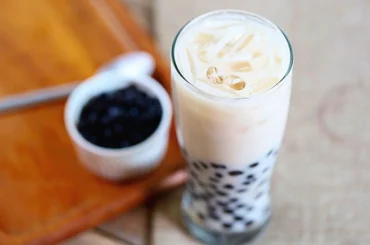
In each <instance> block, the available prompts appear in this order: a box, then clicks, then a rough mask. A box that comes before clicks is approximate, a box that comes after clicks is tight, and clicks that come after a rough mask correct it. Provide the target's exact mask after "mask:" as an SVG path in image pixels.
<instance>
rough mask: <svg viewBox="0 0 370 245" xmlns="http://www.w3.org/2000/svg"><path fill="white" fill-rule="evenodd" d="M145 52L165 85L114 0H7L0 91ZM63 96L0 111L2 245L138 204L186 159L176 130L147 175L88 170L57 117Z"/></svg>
mask: <svg viewBox="0 0 370 245" xmlns="http://www.w3.org/2000/svg"><path fill="white" fill-rule="evenodd" d="M132 50H145V51H148V52H150V53H152V54H153V56H154V57H155V60H156V62H157V68H156V72H155V78H157V79H158V80H159V81H161V82H162V84H163V86H164V87H165V88H166V89H167V90H168V89H169V86H170V71H169V67H168V64H167V62H164V59H163V57H162V56H161V55H160V53H159V52H158V50H157V49H156V48H155V45H154V43H153V40H151V39H150V38H149V37H148V36H147V35H146V34H145V33H144V32H143V31H142V30H141V29H140V28H139V26H138V25H137V24H136V23H135V22H134V20H133V18H132V15H131V14H130V12H129V11H128V9H127V8H126V7H125V6H123V5H122V3H121V2H118V0H104V1H103V0H69V1H68V0H53V1H50V0H33V1H29V0H18V1H3V2H2V6H1V8H0V54H1V55H0V96H1V97H4V96H7V95H11V94H15V93H19V92H25V91H32V90H34V89H37V88H44V87H49V86H53V85H58V84H63V83H68V82H72V81H78V80H82V79H85V78H87V77H89V76H91V75H92V74H93V73H94V72H95V71H96V69H97V68H98V67H100V66H101V65H102V64H104V63H106V62H109V61H110V60H111V59H113V58H114V57H115V56H117V55H118V54H121V53H123V52H126V51H132ZM63 107H64V101H61V102H53V103H49V104H46V105H45V104H44V105H41V106H38V107H34V108H31V109H28V110H22V111H16V112H11V113H7V114H2V115H0V187H1V191H0V245H13V244H55V243H57V242H58V241H61V240H62V239H64V238H67V237H70V236H72V235H74V234H76V233H78V232H80V231H83V230H86V229H88V228H91V227H93V226H96V225H98V224H99V223H101V222H103V221H105V220H107V219H109V218H111V217H113V216H115V215H118V214H120V213H121V212H124V211H126V210H128V209H130V208H132V207H134V206H136V205H139V204H140V203H142V202H143V201H144V200H145V199H146V198H147V197H148V196H150V195H151V193H152V192H153V191H154V190H155V188H156V186H158V183H160V180H163V179H164V178H165V177H166V176H168V175H169V174H170V173H171V172H173V171H175V170H176V169H179V168H181V167H183V165H184V164H183V163H184V161H183V159H182V157H181V155H180V153H179V149H178V145H177V142H176V138H175V134H174V130H173V128H172V133H171V139H170V146H169V150H168V153H167V155H166V158H165V160H164V161H163V163H162V164H161V166H160V167H159V168H158V169H157V170H156V171H154V172H153V173H151V174H149V175H147V176H145V177H142V178H140V179H137V180H134V181H131V182H125V183H120V184H114V183H110V182H107V181H104V180H102V179H99V178H97V177H95V176H94V175H92V174H90V173H89V172H87V171H86V170H85V169H84V168H83V167H82V166H81V165H80V164H79V163H78V160H77V159H76V156H75V153H74V151H73V149H72V145H71V142H70V140H69V138H68V136H67V133H66V131H65V129H64V125H63Z"/></svg>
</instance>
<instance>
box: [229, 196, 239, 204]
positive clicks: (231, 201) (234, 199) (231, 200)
mask: <svg viewBox="0 0 370 245" xmlns="http://www.w3.org/2000/svg"><path fill="white" fill-rule="evenodd" d="M237 201H238V198H236V197H234V198H230V200H229V204H231V203H234V202H237Z"/></svg>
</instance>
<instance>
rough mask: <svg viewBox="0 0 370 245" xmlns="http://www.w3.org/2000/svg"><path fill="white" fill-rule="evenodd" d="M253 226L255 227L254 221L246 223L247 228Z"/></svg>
mask: <svg viewBox="0 0 370 245" xmlns="http://www.w3.org/2000/svg"><path fill="white" fill-rule="evenodd" d="M251 225H253V221H252V220H248V221H247V222H245V226H246V227H250V226H251Z"/></svg>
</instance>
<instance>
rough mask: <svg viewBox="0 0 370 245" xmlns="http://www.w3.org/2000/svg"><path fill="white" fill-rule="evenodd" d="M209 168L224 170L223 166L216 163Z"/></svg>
mask: <svg viewBox="0 0 370 245" xmlns="http://www.w3.org/2000/svg"><path fill="white" fill-rule="evenodd" d="M211 166H212V168H215V169H226V166H225V165H222V164H218V163H211Z"/></svg>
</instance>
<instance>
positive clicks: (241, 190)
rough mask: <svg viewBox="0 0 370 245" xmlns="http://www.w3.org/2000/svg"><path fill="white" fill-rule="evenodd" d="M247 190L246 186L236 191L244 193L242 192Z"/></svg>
mask: <svg viewBox="0 0 370 245" xmlns="http://www.w3.org/2000/svg"><path fill="white" fill-rule="evenodd" d="M247 191H248V189H247V188H243V189H239V190H237V192H238V193H244V192H247Z"/></svg>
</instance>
